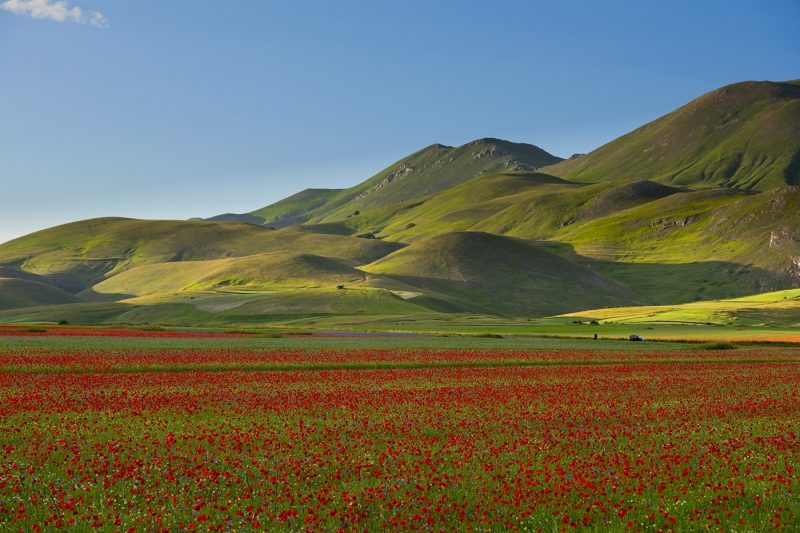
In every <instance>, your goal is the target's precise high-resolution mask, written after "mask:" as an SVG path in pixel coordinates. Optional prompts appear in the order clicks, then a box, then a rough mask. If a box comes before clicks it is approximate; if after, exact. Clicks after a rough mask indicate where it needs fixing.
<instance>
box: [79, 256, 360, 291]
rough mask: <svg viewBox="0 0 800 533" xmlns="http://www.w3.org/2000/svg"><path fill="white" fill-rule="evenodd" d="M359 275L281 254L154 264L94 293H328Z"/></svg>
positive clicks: (327, 261) (332, 262) (339, 265)
mask: <svg viewBox="0 0 800 533" xmlns="http://www.w3.org/2000/svg"><path fill="white" fill-rule="evenodd" d="M364 277H365V275H364V273H363V272H361V271H359V270H356V269H354V268H352V267H350V266H348V265H346V264H344V263H343V262H341V261H340V260H336V259H331V258H328V257H321V256H317V255H307V254H306V255H291V254H283V253H275V254H257V255H251V256H247V257H236V258H230V259H217V260H210V261H182V262H168V263H154V264H149V265H142V266H138V267H134V268H131V269H130V270H126V271H124V272H121V273H119V274H117V275H115V276H112V277H111V278H109V279H107V280H104V281H102V282H100V283H98V284H97V285H95V286H94V287H92V289H91V292H92V293H93V296H94V297H95V298H98V297H99V298H102V299H108V298H109V297H111V296H114V295H116V297H117V298H118V299H122V298H128V297H132V296H146V295H151V294H161V293H175V292H179V291H203V290H235V291H238V292H241V291H258V290H274V289H280V288H282V289H286V288H309V287H323V286H325V287H329V288H333V287H335V286H336V285H339V284H342V283H349V282H353V281H362V280H363V279H364Z"/></svg>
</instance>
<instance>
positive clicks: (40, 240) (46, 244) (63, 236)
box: [0, 218, 400, 290]
mask: <svg viewBox="0 0 800 533" xmlns="http://www.w3.org/2000/svg"><path fill="white" fill-rule="evenodd" d="M399 247H400V245H398V244H396V243H387V242H382V241H378V240H370V239H358V238H355V237H348V236H344V235H330V234H317V233H310V232H307V231H297V230H293V229H292V228H286V229H284V230H280V231H276V230H272V229H268V228H263V227H258V226H252V225H248V224H238V223H231V222H196V221H150V220H132V219H124V218H102V219H92V220H85V221H81V222H74V223H71V224H65V225H63V226H57V227H54V228H50V229H47V230H44V231H40V232H37V233H33V234H30V235H27V236H25V237H21V238H19V239H16V240H13V241H10V242H8V243H6V244H3V245H0V265H4V266H7V267H14V268H16V269H19V270H23V271H27V272H32V273H36V274H42V275H48V276H51V277H52V276H57V277H58V278H59V279H64V280H68V281H69V282H70V283H71V285H73V286H76V287H78V288H79V289H80V290H83V289H86V288H88V287H90V286H91V285H93V284H95V283H98V282H100V281H102V280H103V279H106V278H108V277H110V276H113V275H114V274H118V273H120V272H122V271H124V270H127V269H130V268H133V267H135V266H139V265H144V264H155V263H166V262H176V261H198V260H209V259H220V258H228V257H243V256H249V255H254V254H260V253H292V254H301V253H304V252H308V253H312V252H313V253H314V254H318V255H323V256H326V257H333V258H337V259H343V260H347V261H353V262H356V263H368V262H370V261H374V260H375V259H378V258H379V257H382V256H384V255H386V254H387V253H389V252H391V251H394V250H396V249H398V248H399Z"/></svg>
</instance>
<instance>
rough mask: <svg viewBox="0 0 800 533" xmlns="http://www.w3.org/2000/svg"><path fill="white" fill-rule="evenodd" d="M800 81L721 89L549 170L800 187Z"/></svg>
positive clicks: (577, 177)
mask: <svg viewBox="0 0 800 533" xmlns="http://www.w3.org/2000/svg"><path fill="white" fill-rule="evenodd" d="M799 124H800V82H798V81H793V82H784V83H774V82H743V83H737V84H734V85H729V86H726V87H723V88H721V89H717V90H715V91H712V92H710V93H708V94H705V95H703V96H701V97H700V98H698V99H696V100H694V101H692V102H690V103H688V104H686V105H685V106H683V107H681V108H680V109H678V110H676V111H674V112H672V113H670V114H668V115H666V116H664V117H661V118H659V119H658V120H655V121H653V122H651V123H649V124H646V125H644V126H642V127H641V128H638V129H636V130H634V131H632V132H631V133H629V134H627V135H624V136H622V137H620V138H619V139H616V140H614V141H612V142H610V143H608V144H606V145H605V146H602V147H600V148H598V149H597V150H594V151H593V152H591V153H590V154H587V155H585V156H583V157H579V158H576V159H571V160H568V161H564V162H562V163H559V164H557V165H555V166H552V167H548V168H546V169H545V172H549V173H551V174H554V175H556V176H561V177H563V178H566V179H569V180H572V181H582V182H597V181H602V180H629V181H639V180H641V179H648V180H654V181H659V182H662V183H668V184H672V185H676V186H695V187H696V186H714V187H721V186H726V187H738V188H744V189H756V190H768V189H771V188H774V187H780V186H783V185H797V184H800V126H798V125H799Z"/></svg>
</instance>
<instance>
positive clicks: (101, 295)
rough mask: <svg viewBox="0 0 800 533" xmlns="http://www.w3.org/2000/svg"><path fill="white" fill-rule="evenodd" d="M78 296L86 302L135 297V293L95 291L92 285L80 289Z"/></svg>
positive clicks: (116, 300) (112, 300)
mask: <svg viewBox="0 0 800 533" xmlns="http://www.w3.org/2000/svg"><path fill="white" fill-rule="evenodd" d="M78 296H79V297H80V298H81V299H82V300H84V301H86V302H118V301H120V300H127V299H128V298H134V297H136V295H135V294H125V293H112V292H97V291H96V290H94V288H93V287H90V288H88V289H86V290H84V291H81V292H80V293H78Z"/></svg>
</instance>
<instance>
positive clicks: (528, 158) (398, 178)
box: [215, 138, 561, 227]
mask: <svg viewBox="0 0 800 533" xmlns="http://www.w3.org/2000/svg"><path fill="white" fill-rule="evenodd" d="M559 161H561V158H559V157H556V156H553V155H551V154H549V153H547V152H545V151H544V150H542V149H541V148H539V147H537V146H533V145H531V144H524V143H513V142H509V141H503V140H500V139H489V138H487V139H478V140H476V141H473V142H471V143H467V144H465V145H463V146H459V147H457V148H454V147H451V146H444V145H441V144H434V145H431V146H428V147H427V148H423V149H422V150H420V151H418V152H415V153H413V154H411V155H410V156H408V157H405V158H403V159H401V160H400V161H398V162H397V163H395V164H393V165H391V166H389V167H388V168H386V169H384V170H382V171H381V172H379V173H377V174H376V175H374V176H372V177H371V178H369V179H368V180H366V181H364V182H362V183H360V184H359V185H356V186H355V187H351V188H349V189H306V190H304V191H301V192H299V193H297V194H295V195H293V196H290V197H289V198H286V199H285V200H281V201H280V202H277V203H275V204H272V205H269V206H267V207H263V208H261V209H257V210H255V211H252V212H250V213H246V214H244V215H234V214H227V215H220V217H223V218H225V219H228V220H232V219H236V220H241V221H253V220H255V219H253V218H252V217H256V219H258V218H260V219H263V222H262V223H263V224H264V225H266V226H274V227H282V226H287V225H291V224H299V223H304V222H308V221H312V222H320V221H338V220H341V219H346V218H348V217H351V216H357V215H358V214H359V213H360V211H362V210H364V209H369V208H374V207H378V206H387V205H392V204H397V203H401V202H405V201H408V200H413V199H415V198H420V197H423V196H427V195H429V194H432V193H434V192H437V191H441V190H443V189H447V188H448V187H452V186H454V185H457V184H459V183H462V182H464V181H467V180H469V179H471V178H474V177H476V176H481V175H486V174H496V173H498V172H502V171H509V170H511V171H513V170H517V171H519V170H523V171H532V170H536V169H538V168H540V167H543V166H546V165H552V164H555V163H557V162H559ZM220 217H215V218H220ZM237 217H240V218H237Z"/></svg>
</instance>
